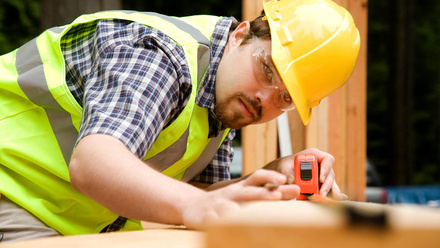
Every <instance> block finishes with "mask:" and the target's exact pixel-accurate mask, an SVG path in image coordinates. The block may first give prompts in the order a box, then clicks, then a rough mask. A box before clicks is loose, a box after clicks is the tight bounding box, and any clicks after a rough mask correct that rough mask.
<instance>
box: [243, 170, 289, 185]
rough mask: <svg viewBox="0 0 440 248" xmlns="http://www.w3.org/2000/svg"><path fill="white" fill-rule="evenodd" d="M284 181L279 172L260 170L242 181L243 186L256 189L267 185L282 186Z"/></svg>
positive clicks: (284, 177)
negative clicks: (255, 187)
mask: <svg viewBox="0 0 440 248" xmlns="http://www.w3.org/2000/svg"><path fill="white" fill-rule="evenodd" d="M286 180H287V179H286V176H285V175H283V174H281V173H279V172H276V171H273V170H264V169H260V170H257V171H255V172H254V173H252V175H250V176H249V177H248V178H247V179H246V180H244V181H243V185H244V186H257V187H261V186H264V185H265V184H267V183H272V184H278V185H282V184H285V183H286Z"/></svg>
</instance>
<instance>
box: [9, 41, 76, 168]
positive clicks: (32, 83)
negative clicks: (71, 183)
mask: <svg viewBox="0 0 440 248" xmlns="http://www.w3.org/2000/svg"><path fill="white" fill-rule="evenodd" d="M15 66H16V68H17V72H18V78H17V83H18V85H19V86H20V88H21V90H22V91H23V92H24V94H26V96H27V97H28V99H29V100H30V101H32V102H33V103H35V104H36V105H38V106H40V107H43V108H44V110H45V111H46V114H47V117H48V119H49V123H50V125H51V127H52V130H53V132H54V133H55V137H56V139H57V141H58V145H59V147H60V149H61V152H62V154H63V157H64V160H65V162H66V164H67V165H68V164H69V162H70V156H71V154H72V151H73V147H74V145H75V142H76V138H77V137H78V131H76V129H75V127H74V126H73V124H72V119H71V117H70V114H69V113H68V112H66V111H65V110H64V109H63V108H62V107H61V106H60V105H59V104H58V102H57V101H56V100H55V99H54V98H53V96H52V94H51V93H50V91H49V88H48V86H47V82H46V77H45V75H44V68H43V62H42V60H41V57H40V54H39V51H38V47H37V42H36V39H33V40H32V41H30V42H28V43H26V44H25V45H23V46H22V47H20V48H19V49H18V51H17V56H16V61H15Z"/></svg>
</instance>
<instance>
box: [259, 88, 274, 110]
mask: <svg viewBox="0 0 440 248" xmlns="http://www.w3.org/2000/svg"><path fill="white" fill-rule="evenodd" d="M278 92H279V90H278V89H276V88H262V89H260V90H259V91H257V92H256V95H255V97H256V98H257V99H258V101H259V102H260V103H261V106H262V107H263V108H268V107H270V106H271V105H273V102H274V97H275V96H276V95H277V93H278Z"/></svg>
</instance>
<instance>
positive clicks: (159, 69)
mask: <svg viewBox="0 0 440 248" xmlns="http://www.w3.org/2000/svg"><path fill="white" fill-rule="evenodd" d="M94 39H95V43H96V45H95V46H94V51H93V52H92V53H91V54H90V56H91V68H92V70H91V73H90V75H87V78H86V80H85V84H84V85H85V86H84V87H85V91H84V100H83V101H84V102H83V105H84V111H83V112H84V113H83V120H82V123H81V127H80V134H79V138H78V140H80V139H81V138H83V137H85V136H87V135H90V134H107V135H111V136H113V137H115V138H117V139H118V140H120V141H121V142H122V143H123V144H125V145H126V146H127V148H128V149H129V150H131V151H132V152H133V153H134V154H136V155H137V156H138V157H139V158H141V159H142V158H143V157H144V156H145V154H146V152H147V151H148V150H149V149H150V148H151V146H152V144H153V143H154V142H155V141H156V139H157V137H158V135H159V133H160V130H162V129H163V128H164V127H165V126H166V125H167V123H170V122H171V121H172V120H173V119H174V118H175V117H176V116H177V115H178V113H179V112H180V109H181V107H182V106H185V105H186V103H187V100H188V99H186V98H185V97H182V96H185V95H189V94H190V92H191V85H190V83H187V82H190V80H189V72H188V70H186V69H185V67H184V66H182V65H181V64H182V63H181V61H182V60H181V58H184V54H183V51H182V49H181V48H180V47H179V46H177V45H176V44H175V43H174V42H173V41H172V40H171V39H170V38H169V37H168V36H166V35H164V34H163V33H161V32H159V31H157V30H155V29H152V28H149V27H146V26H143V25H140V24H137V23H128V22H124V21H114V20H104V21H101V22H100V23H99V24H98V26H97V28H96V32H95V37H94ZM183 61H184V60H183Z"/></svg>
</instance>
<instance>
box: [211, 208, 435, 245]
mask: <svg viewBox="0 0 440 248" xmlns="http://www.w3.org/2000/svg"><path fill="white" fill-rule="evenodd" d="M439 233H440V212H439V211H438V210H437V209H430V208H427V207H424V206H414V205H399V206H389V205H381V204H375V203H365V202H343V203H338V204H318V203H314V202H308V201H284V202H254V203H248V204H244V205H243V206H242V208H241V209H239V210H237V211H234V212H231V213H229V214H228V215H227V216H225V217H223V218H222V219H220V220H219V221H217V222H216V223H213V224H212V225H211V226H210V227H209V228H207V234H206V241H207V243H206V247H207V248H220V247H228V248H251V247H252V248H266V247H335V248H336V247H337V248H351V247H359V248H368V247H385V248H394V247H399V248H410V247H436V246H438V244H439V241H438V234H439ZM225 237H227V238H225Z"/></svg>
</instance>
